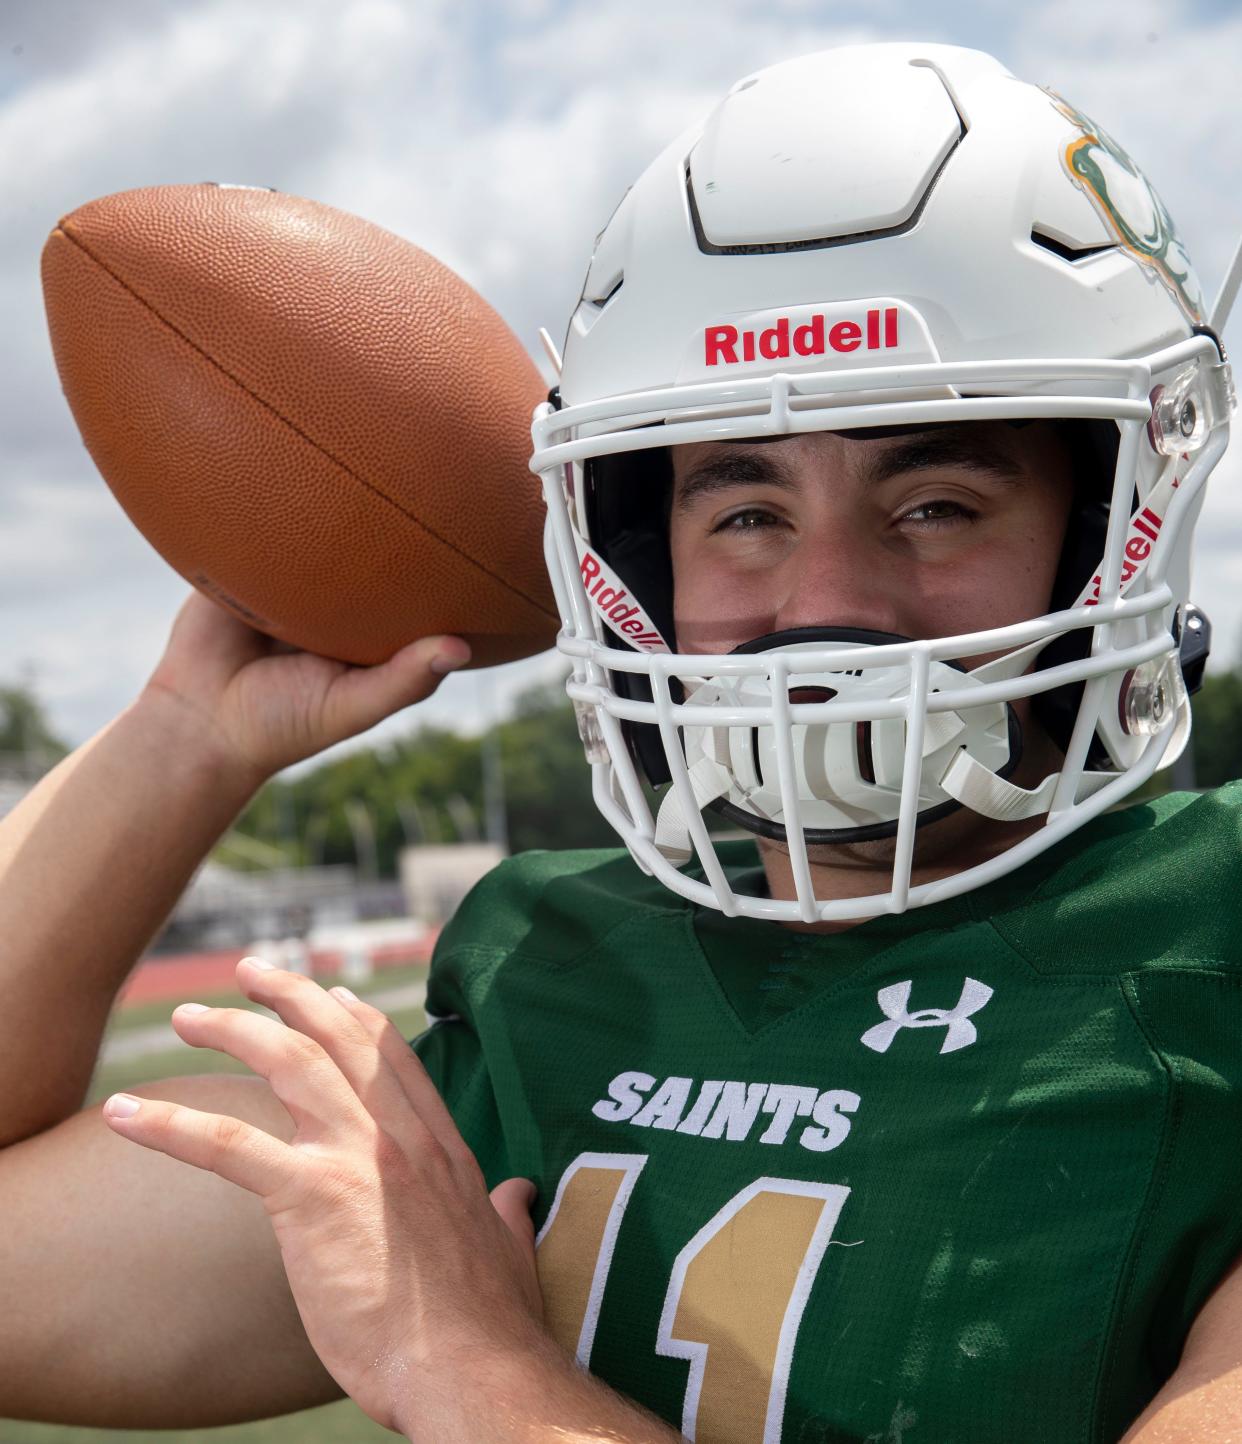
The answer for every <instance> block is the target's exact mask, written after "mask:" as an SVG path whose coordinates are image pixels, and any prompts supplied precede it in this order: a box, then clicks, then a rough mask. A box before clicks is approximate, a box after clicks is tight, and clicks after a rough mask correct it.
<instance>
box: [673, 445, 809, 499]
mask: <svg viewBox="0 0 1242 1444" xmlns="http://www.w3.org/2000/svg"><path fill="white" fill-rule="evenodd" d="M795 485H796V484H795V482H794V479H793V477H792V476H791V475H790V474H789V472H788V471H787V470H786V468H785V467H784V466H783V465H782V464H781V462H780V460H779V458H773V457H770V456H763V455H753V454H752V453H750V452H743V451H732V452H730V451H725V452H721V453H720V455H718V456H708V457H705V458H704V459H703V460H702V461H700V462H699V463H698V464H697V465H696V466H692V467H691V468H690V470H689V471H688V472H687V473H686V474H685V476H684V477H682V479H681V481H680V482H679V483H678V485H677V487H676V488H675V494H676V506H677V509H678V511H686V510H688V509H689V508H690V507H691V506H692V505H693V504H694V503H695V502H696V501H698V500H699V499H700V498H701V497H704V496H707V495H709V494H710V493H711V492H714V491H726V490H728V488H729V487H731V486H775V487H779V488H781V489H782V490H784V491H793V490H794V489H795Z"/></svg>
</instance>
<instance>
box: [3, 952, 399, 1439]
mask: <svg viewBox="0 0 1242 1444" xmlns="http://www.w3.org/2000/svg"><path fill="white" fill-rule="evenodd" d="M426 975H427V970H426V968H425V967H411V968H389V969H384V970H383V971H382V972H380V973H379V974H377V975H376V977H375V978H373V979H372V980H371V981H370V982H369V983H363V984H361V985H359V984H358V983H351V984H350V986H351V987H352V989H353V991H354V992H355V993H357V994H358V995H359V996H360V997H363V998H365V997H366V996H367V995H368V994H369V993H376V992H386V991H387V990H388V989H390V988H395V987H399V986H400V985H401V984H402V983H407V982H415V981H418V980H421V979H423V978H425V977H426ZM318 981H320V982H321V983H322V984H323V986H324V987H331V986H332V984H333V983H334V982H335V981H336V979H334V978H322V979H319V980H318ZM181 1001H185V1002H202V1003H209V1004H215V1005H223V1006H253V1005H251V1004H249V1003H248V1002H247V1000H245V999H243V998H242V997H241V996H240V995H239V994H238V993H236V992H229V993H225V994H220V995H218V996H203V997H196V998H193V999H190V998H186V999H176V1000H170V1001H168V1002H166V1003H146V1004H141V1005H139V1006H137V1007H133V1008H126V1009H122V1010H118V1011H117V1012H116V1013H114V1014H113V1017H112V1021H111V1023H110V1025H109V1029H108V1034H107V1036H108V1037H109V1038H112V1037H116V1036H120V1035H124V1034H125V1033H126V1032H127V1031H132V1030H133V1029H134V1028H140V1027H151V1026H153V1025H155V1024H160V1023H167V1022H168V1019H169V1016H170V1014H171V1013H172V1010H173V1008H174V1007H176V1005H177V1003H178V1002H181ZM389 1016H390V1017H391V1018H392V1020H393V1022H394V1024H395V1025H396V1026H397V1028H398V1029H400V1031H401V1033H402V1034H403V1036H405V1037H407V1038H412V1037H413V1036H414V1035H415V1034H416V1033H418V1032H421V1031H422V1029H423V1027H424V1026H425V1023H426V1020H425V1018H424V1015H423V1012H422V1009H421V1008H409V1009H402V1010H400V1011H397V1012H392V1013H390V1014H389ZM249 1071H250V1070H249V1069H247V1068H246V1067H244V1066H243V1065H242V1064H241V1063H238V1062H237V1061H236V1060H235V1059H233V1058H229V1057H227V1056H226V1055H224V1054H222V1053H217V1052H214V1051H213V1050H212V1049H210V1048H191V1047H189V1046H188V1045H186V1044H184V1043H181V1042H179V1041H178V1042H177V1043H176V1044H175V1045H174V1046H173V1047H172V1048H171V1049H169V1051H168V1052H159V1053H150V1054H146V1055H144V1056H142V1057H139V1058H135V1059H133V1060H132V1061H129V1062H115V1063H110V1064H107V1065H104V1066H101V1067H100V1068H99V1069H98V1070H97V1071H96V1074H95V1077H94V1078H93V1079H92V1081H91V1088H90V1092H89V1094H88V1096H87V1100H86V1101H87V1105H88V1106H89V1105H91V1104H95V1103H99V1102H102V1101H103V1099H104V1098H106V1097H107V1096H108V1095H109V1094H110V1093H115V1092H117V1090H118V1089H123V1088H128V1087H131V1086H134V1085H137V1084H139V1083H150V1082H153V1081H154V1080H156V1079H159V1078H172V1077H176V1076H180V1075H182V1074H186V1073H224V1072H229V1073H247V1072H249ZM203 1367H204V1368H205V1369H210V1368H211V1360H210V1359H204V1360H203ZM395 1437H396V1436H395V1435H394V1434H392V1433H390V1432H389V1431H388V1430H387V1429H381V1428H380V1427H379V1425H378V1424H375V1423H373V1422H372V1421H371V1420H370V1419H368V1418H367V1416H366V1415H365V1414H364V1413H363V1412H362V1411H361V1410H360V1409H359V1408H358V1407H357V1405H355V1404H354V1403H353V1402H352V1400H350V1399H342V1400H340V1401H339V1402H338V1403H336V1404H329V1405H327V1406H326V1407H324V1408H322V1409H310V1410H307V1411H306V1412H305V1413H301V1414H286V1415H284V1416H282V1417H281V1418H279V1419H264V1420H260V1421H258V1422H256V1423H251V1424H237V1425H232V1426H230V1427H228V1428H223V1429H169V1430H155V1431H151V1430H141V1431H131V1430H115V1429H84V1428H78V1427H75V1426H69V1425H62V1424H32V1423H28V1422H26V1421H24V1420H15V1419H0V1444H137V1441H142V1440H151V1441H152V1444H156V1441H160V1444H164V1441H167V1444H375V1441H378V1440H391V1439H394V1438H395Z"/></svg>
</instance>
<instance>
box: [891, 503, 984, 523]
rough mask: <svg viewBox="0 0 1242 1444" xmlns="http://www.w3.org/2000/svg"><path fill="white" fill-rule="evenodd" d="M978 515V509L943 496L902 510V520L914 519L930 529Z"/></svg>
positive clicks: (971, 518)
mask: <svg viewBox="0 0 1242 1444" xmlns="http://www.w3.org/2000/svg"><path fill="white" fill-rule="evenodd" d="M978 515H979V513H978V512H977V511H973V510H972V509H971V508H970V507H968V506H963V505H962V504H961V502H957V501H949V500H947V499H945V498H943V497H942V498H938V499H936V500H934V501H923V502H920V503H919V504H918V506H912V507H911V508H910V509H909V510H908V511H904V512H902V514H901V520H902V521H912V522H914V523H915V524H916V525H918V526H922V527H925V528H927V529H929V530H930V529H931V528H933V527H940V526H950V525H952V524H954V523H956V522H963V521H974V519H975V518H976V517H977V516H978Z"/></svg>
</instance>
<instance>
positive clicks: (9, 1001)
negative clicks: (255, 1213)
mask: <svg viewBox="0 0 1242 1444" xmlns="http://www.w3.org/2000/svg"><path fill="white" fill-rule="evenodd" d="M446 654H448V655H449V660H450V662H452V661H453V660H454V659H455V660H456V661H458V662H460V661H461V660H464V659H465V657H467V656H468V649H467V648H466V646H465V644H464V643H462V642H460V641H459V640H457V639H454V638H449V639H445V638H440V637H431V638H427V639H424V640H423V641H421V642H418V643H415V644H414V645H412V646H411V647H407V648H405V649H404V650H403V651H401V652H399V653H398V654H397V655H396V656H395V657H394V658H393V659H392V660H391V661H389V662H387V663H385V664H383V665H382V666H378V667H347V666H345V665H344V664H343V663H339V662H331V661H328V660H327V659H326V658H323V657H313V656H310V655H309V654H307V653H293V652H290V651H289V649H287V648H286V649H283V650H282V649H281V648H279V647H278V646H277V645H276V644H274V643H272V642H271V641H270V640H269V639H268V638H266V637H261V636H259V634H258V633H256V632H253V631H251V630H250V628H249V627H246V626H244V625H243V624H242V623H241V622H239V621H237V620H236V619H235V618H233V617H231V616H229V615H228V614H227V613H225V612H224V611H222V610H221V609H220V608H219V607H216V606H214V605H213V604H212V603H211V602H209V601H207V600H206V599H205V598H204V597H201V596H199V595H198V594H197V593H194V594H192V595H191V596H190V597H189V599H188V600H187V602H186V604H185V606H184V607H183V608H182V609H181V613H180V615H179V616H178V618H177V621H176V624H175V625H174V627H173V632H172V637H171V638H170V641H169V645H168V649H167V651H166V652H165V654H164V656H163V658H162V659H161V661H160V664H159V666H158V667H157V668H156V670H155V672H154V674H153V675H152V678H151V680H150V682H149V683H148V684H147V686H146V687H145V688H144V690H143V692H142V695H141V696H140V697H139V699H138V700H137V701H136V702H135V703H134V704H133V705H132V706H131V707H129V708H128V709H127V710H126V711H125V712H124V713H122V714H121V716H120V717H118V718H117V719H116V720H115V721H114V722H113V723H111V724H110V725H109V726H108V727H106V728H105V729H104V730H103V732H101V733H100V734H99V735H98V736H97V737H95V738H94V739H93V740H92V741H91V742H89V743H87V744H86V745H85V746H84V747H81V748H79V749H78V750H77V751H76V752H75V753H74V754H73V755H72V756H71V757H68V758H66V759H65V761H64V762H62V763H61V764H60V765H59V766H58V767H57V768H56V769H55V770H54V771H53V772H52V773H50V774H49V775H48V776H47V777H45V778H44V779H43V781H42V782H41V783H40V784H39V785H38V787H36V788H35V789H34V791H33V792H32V793H31V794H30V795H29V796H28V797H26V798H25V799H24V800H23V801H22V802H21V803H20V804H19V805H18V807H17V808H15V809H14V811H13V812H11V813H10V814H9V815H8V816H7V817H5V818H4V819H3V820H2V821H0V997H3V998H4V1004H5V1006H4V1011H3V1014H0V1149H3V1148H4V1146H5V1145H7V1144H11V1143H14V1142H16V1141H18V1140H20V1139H24V1138H29V1137H31V1136H32V1135H34V1134H36V1133H39V1132H40V1131H41V1130H43V1129H46V1128H50V1127H52V1126H53V1125H54V1124H56V1123H59V1122H60V1121H61V1120H63V1119H66V1118H68V1117H69V1116H70V1115H71V1114H73V1113H74V1112H76V1110H77V1109H79V1108H80V1107H81V1106H82V1102H83V1100H84V1098H85V1096H86V1090H87V1087H88V1086H89V1083H90V1078H91V1074H92V1072H93V1070H94V1066H95V1059H96V1056H97V1054H98V1052H99V1044H100V1039H101V1037H102V1034H103V1030H104V1025H105V1024H106V1022H107V1019H108V1014H109V1011H110V1009H111V1007H112V1003H113V1000H114V999H115V997H116V994H117V992H118V991H119V990H120V988H121V985H122V984H123V983H124V981H125V979H126V977H127V976H128V974H129V972H130V969H131V968H132V967H133V965H134V961H135V959H136V958H137V957H138V955H139V954H140V953H141V951H142V949H143V947H144V946H145V945H146V943H147V942H148V941H149V939H150V938H151V936H152V935H153V934H154V933H155V931H156V930H157V929H158V928H159V926H160V924H161V923H162V922H163V920H164V918H165V917H166V916H167V915H168V913H169V911H170V909H171V908H172V906H173V904H174V903H175V901H176V899H177V897H178V896H179V894H180V893H181V891H182V889H183V888H184V887H185V885H186V883H187V882H188V881H189V879H190V877H191V876H192V874H193V872H194V870H195V868H196V867H197V866H198V865H199V863H200V862H201V861H202V859H203V858H204V856H205V855H206V854H207V852H208V851H209V849H210V848H211V847H212V845H213V844H214V843H215V841H216V839H217V838H218V837H219V836H220V834H221V833H222V832H223V831H224V830H225V829H226V828H227V827H228V825H229V823H230V822H231V821H232V819H233V818H234V817H235V816H236V814H237V812H238V811H239V810H240V809H241V808H242V807H243V806H244V805H245V803H246V802H247V801H248V800H249V798H250V797H251V796H252V795H253V793H254V792H255V791H256V789H257V788H258V787H259V786H260V785H261V784H262V783H263V782H264V781H265V780H266V779H267V778H268V777H270V776H271V775H273V774H274V773H275V772H278V771H279V770H280V769H281V768H282V767H285V766H288V765H289V764H290V763H292V762H294V761H297V760H298V759H299V758H302V757H309V756H311V755H312V754H314V753H315V752H318V751H319V750H321V749H322V748H324V747H327V746H329V745H330V744H331V743H333V742H337V741H339V740H340V739H341V738H343V737H349V736H351V735H353V734H354V733H357V732H361V731H363V730H364V729H365V728H368V727H371V726H373V725H374V724H375V723H376V722H378V721H379V720H380V719H381V718H383V717H385V716H387V715H388V714H389V713H391V712H394V711H396V710H397V709H398V708H399V707H405V706H408V705H409V704H410V703H412V702H417V701H420V700H421V699H422V698H424V697H426V696H428V695H429V694H430V693H431V692H433V691H434V690H435V688H436V687H437V686H438V685H439V683H440V681H441V680H442V673H441V672H440V671H438V670H437V668H436V663H437V660H438V659H440V658H442V657H445V655H446ZM445 670H448V668H445ZM0 1157H2V1155H0ZM2 1292H3V1279H2V1278H0V1293H2Z"/></svg>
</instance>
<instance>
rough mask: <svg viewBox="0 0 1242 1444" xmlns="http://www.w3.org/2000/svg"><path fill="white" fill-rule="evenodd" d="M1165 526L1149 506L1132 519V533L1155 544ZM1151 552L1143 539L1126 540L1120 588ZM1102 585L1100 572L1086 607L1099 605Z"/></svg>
mask: <svg viewBox="0 0 1242 1444" xmlns="http://www.w3.org/2000/svg"><path fill="white" fill-rule="evenodd" d="M1173 484H1174V486H1176V485H1177V483H1176V482H1174V483H1173ZM1163 525H1164V518H1163V517H1162V516H1157V515H1156V513H1155V512H1154V511H1152V509H1151V507H1149V506H1145V507H1144V508H1143V510H1142V511H1141V512H1139V514H1138V515H1137V516H1135V517H1131V518H1130V530H1131V532H1142V533H1143V536H1145V537H1150V538H1151V541H1153V542H1154V541H1159V539H1160V528H1161V527H1162V526H1163ZM1150 552H1151V544H1150V543H1149V542H1145V541H1144V540H1143V537H1139V536H1130V537H1129V538H1128V539H1127V540H1126V544H1125V555H1124V556H1123V557H1122V561H1121V576H1120V577H1119V578H1118V586H1119V587H1124V586H1125V584H1126V583H1127V582H1128V581H1129V580H1130V579H1131V577H1133V576H1134V574H1135V572H1137V571H1138V569H1139V567H1140V566H1141V564H1142V563H1143V562H1144V561H1146V560H1147V557H1148V555H1149V554H1150ZM1102 585H1103V582H1102V580H1101V577H1100V574H1099V572H1097V573H1096V574H1095V576H1093V577H1092V578H1091V593H1090V595H1089V596H1086V597H1084V598H1083V602H1082V605H1083V606H1084V607H1094V606H1098V605H1099V601H1100V588H1101V586H1102Z"/></svg>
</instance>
